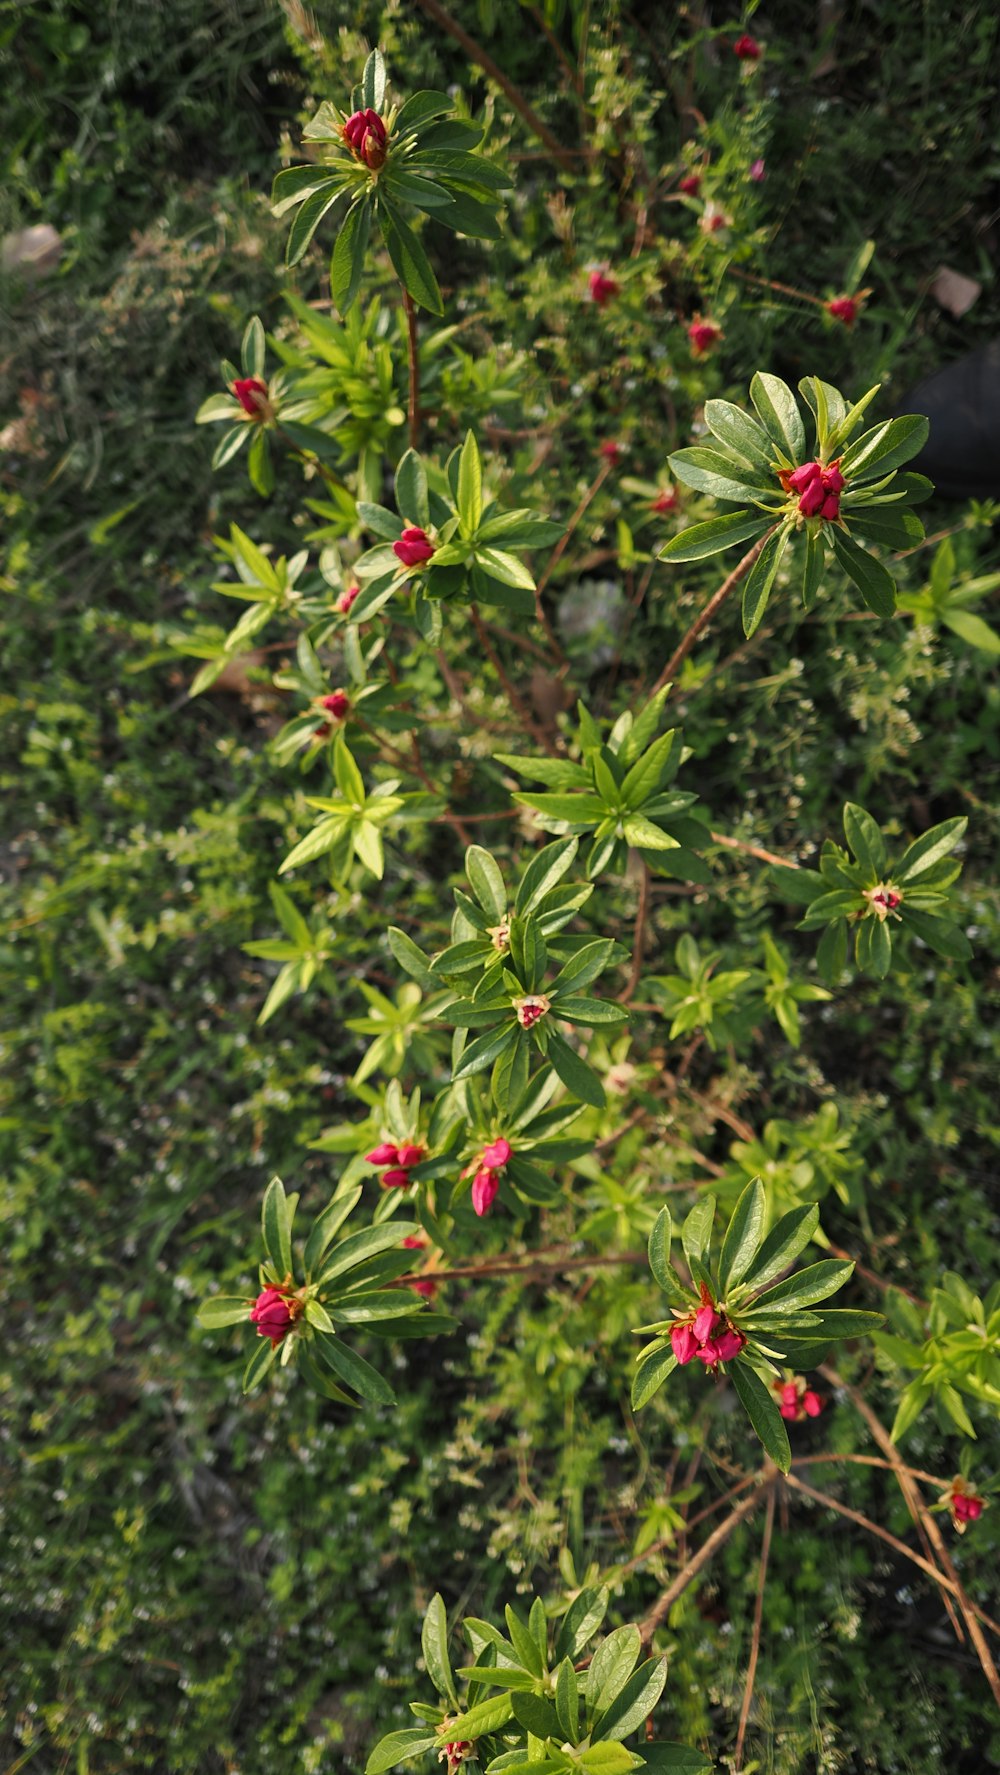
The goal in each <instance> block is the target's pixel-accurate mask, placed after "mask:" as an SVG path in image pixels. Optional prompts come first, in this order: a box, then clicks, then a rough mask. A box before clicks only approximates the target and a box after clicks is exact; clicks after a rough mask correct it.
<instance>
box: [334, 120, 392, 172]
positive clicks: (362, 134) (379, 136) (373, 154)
mask: <svg viewBox="0 0 1000 1775" xmlns="http://www.w3.org/2000/svg"><path fill="white" fill-rule="evenodd" d="M343 135H344V141H345V142H346V143H347V146H348V147H349V148H350V149H351V151H352V152H353V153H354V154H356V155H357V157H358V159H359V160H360V161H362V163H363V164H364V165H365V166H367V167H368V168H369V170H370V171H371V172H376V171H377V170H378V168H379V167H380V166H382V165H383V163H384V161H385V151H386V141H387V140H388V137H387V135H386V127H385V124H384V123H383V122H382V119H381V117H380V116H379V114H378V112H377V111H373V110H372V108H371V106H370V105H369V106H368V108H367V110H364V111H355V113H354V115H353V117H349V118H348V119H347V122H346V123H345V124H344V129H343Z"/></svg>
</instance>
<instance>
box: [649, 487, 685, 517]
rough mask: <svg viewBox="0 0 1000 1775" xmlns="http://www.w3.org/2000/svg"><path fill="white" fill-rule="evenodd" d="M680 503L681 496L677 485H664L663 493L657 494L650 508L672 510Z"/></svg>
mask: <svg viewBox="0 0 1000 1775" xmlns="http://www.w3.org/2000/svg"><path fill="white" fill-rule="evenodd" d="M679 504H680V498H679V496H678V493H677V489H676V487H664V489H663V491H662V493H658V494H657V495H656V498H655V499H654V500H653V503H652V505H651V506H650V508H649V509H650V511H651V512H672V511H676V509H677V507H678V505H679Z"/></svg>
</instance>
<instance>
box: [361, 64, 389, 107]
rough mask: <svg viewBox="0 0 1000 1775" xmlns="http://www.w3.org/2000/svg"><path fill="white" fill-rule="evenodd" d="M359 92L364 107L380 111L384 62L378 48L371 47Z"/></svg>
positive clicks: (383, 88)
mask: <svg viewBox="0 0 1000 1775" xmlns="http://www.w3.org/2000/svg"><path fill="white" fill-rule="evenodd" d="M361 92H362V98H363V102H364V105H365V107H366V108H368V109H370V110H372V111H381V109H382V105H383V102H384V100H385V62H384V60H383V58H382V52H381V50H380V49H373V50H372V52H371V55H370V56H369V57H368V59H367V61H366V62H365V71H364V73H363V74H362V76H361Z"/></svg>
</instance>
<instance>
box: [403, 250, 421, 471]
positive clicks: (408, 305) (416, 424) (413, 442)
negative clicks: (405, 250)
mask: <svg viewBox="0 0 1000 1775" xmlns="http://www.w3.org/2000/svg"><path fill="white" fill-rule="evenodd" d="M400 288H401V289H402V291H403V308H404V310H405V313H406V352H407V363H408V365H409V371H410V403H409V417H410V449H411V450H415V449H416V447H417V443H418V440H419V438H420V354H419V352H418V350H417V311H416V309H415V308H414V306H413V297H412V296H411V295H410V292H409V290H408V289H407V288H406V287H405V285H403V284H401V285H400Z"/></svg>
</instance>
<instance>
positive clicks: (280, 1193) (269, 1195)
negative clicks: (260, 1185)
mask: <svg viewBox="0 0 1000 1775" xmlns="http://www.w3.org/2000/svg"><path fill="white" fill-rule="evenodd" d="M260 1220H261V1230H262V1232H263V1234H264V1250H265V1251H266V1252H267V1255H268V1259H269V1260H270V1262H271V1263H272V1264H273V1265H274V1268H275V1269H276V1270H277V1272H278V1275H279V1276H281V1277H285V1276H289V1275H291V1271H292V1234H291V1215H290V1213H289V1208H288V1198H287V1197H286V1195H285V1186H284V1184H283V1183H282V1181H281V1178H280V1177H272V1179H271V1181H270V1183H269V1184H268V1186H267V1189H266V1190H265V1192H264V1200H263V1202H262V1204H261V1211H260Z"/></svg>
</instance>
